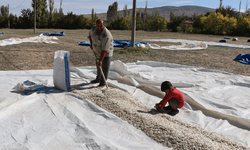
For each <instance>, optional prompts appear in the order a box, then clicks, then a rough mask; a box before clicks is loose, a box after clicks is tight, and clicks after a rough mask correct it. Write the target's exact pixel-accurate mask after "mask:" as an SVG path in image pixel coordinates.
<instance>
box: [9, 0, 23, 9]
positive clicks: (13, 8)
mask: <svg viewBox="0 0 250 150" xmlns="http://www.w3.org/2000/svg"><path fill="white" fill-rule="evenodd" d="M24 2H25V0H24V1H23V2H22V3H21V4H20V5H18V6H17V7H16V8H18V7H19V6H21V5H22V4H23V3H24ZM12 3H13V2H12ZM16 8H12V9H16Z"/></svg>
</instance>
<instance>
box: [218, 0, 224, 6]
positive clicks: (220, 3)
mask: <svg viewBox="0 0 250 150" xmlns="http://www.w3.org/2000/svg"><path fill="white" fill-rule="evenodd" d="M222 1H223V0H220V7H219V8H221V7H222Z"/></svg>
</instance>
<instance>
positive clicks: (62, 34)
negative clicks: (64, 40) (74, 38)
mask: <svg viewBox="0 0 250 150" xmlns="http://www.w3.org/2000/svg"><path fill="white" fill-rule="evenodd" d="M41 34H43V35H46V36H65V33H64V32H60V33H57V32H55V33H40V35H41Z"/></svg>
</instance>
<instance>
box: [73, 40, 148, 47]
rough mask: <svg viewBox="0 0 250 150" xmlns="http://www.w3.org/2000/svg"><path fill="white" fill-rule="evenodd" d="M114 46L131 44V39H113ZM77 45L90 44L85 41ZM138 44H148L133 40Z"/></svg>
mask: <svg viewBox="0 0 250 150" xmlns="http://www.w3.org/2000/svg"><path fill="white" fill-rule="evenodd" d="M113 43H114V47H130V46H131V40H113ZM78 44H79V45H83V46H90V43H89V42H87V41H85V42H78ZM138 44H148V42H135V46H137V45H138Z"/></svg>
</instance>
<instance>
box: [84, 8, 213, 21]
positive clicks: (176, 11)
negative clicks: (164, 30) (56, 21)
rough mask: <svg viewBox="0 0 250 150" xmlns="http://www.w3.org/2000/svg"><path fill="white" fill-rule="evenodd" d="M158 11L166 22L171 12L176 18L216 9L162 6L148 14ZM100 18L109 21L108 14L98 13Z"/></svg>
mask: <svg viewBox="0 0 250 150" xmlns="http://www.w3.org/2000/svg"><path fill="white" fill-rule="evenodd" d="M137 10H138V11H139V12H141V13H142V12H144V10H145V8H141V7H140V8H137ZM156 10H158V12H159V15H160V16H161V17H163V18H165V19H166V20H170V12H171V11H172V12H173V14H174V15H175V16H181V15H183V14H184V15H185V16H189V17H191V16H193V15H196V16H199V15H202V14H203V15H204V14H206V13H207V12H215V9H213V8H209V7H203V6H195V5H184V6H162V7H153V8H147V13H148V14H152V13H153V12H155V11H156ZM128 11H130V14H132V9H128ZM118 12H119V13H120V15H122V14H123V10H119V11H118ZM96 15H97V17H98V18H100V19H104V20H106V19H107V13H98V14H96ZM85 16H86V17H88V18H91V14H85Z"/></svg>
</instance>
